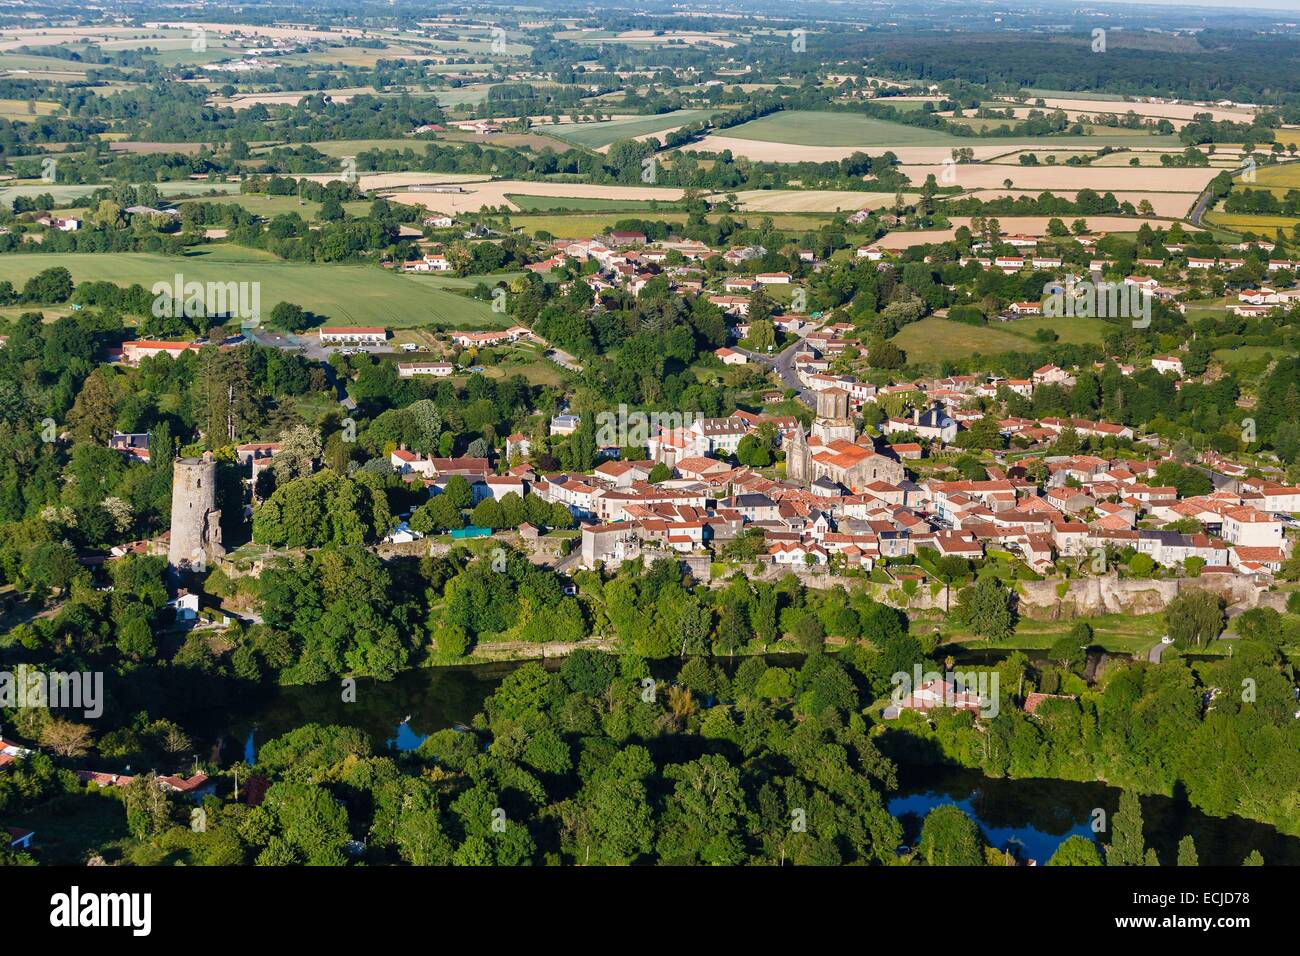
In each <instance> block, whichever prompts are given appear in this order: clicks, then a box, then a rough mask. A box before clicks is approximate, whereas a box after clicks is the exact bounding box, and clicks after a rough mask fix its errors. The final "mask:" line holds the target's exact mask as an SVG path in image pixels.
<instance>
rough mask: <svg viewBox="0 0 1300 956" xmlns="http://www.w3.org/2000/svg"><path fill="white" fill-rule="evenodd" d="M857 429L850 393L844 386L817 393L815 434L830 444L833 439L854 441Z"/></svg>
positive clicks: (813, 430) (814, 422)
mask: <svg viewBox="0 0 1300 956" xmlns="http://www.w3.org/2000/svg"><path fill="white" fill-rule="evenodd" d="M856 431H857V429H855V428H854V426H853V418H852V415H851V413H850V412H849V393H848V392H846V391H844V389H842V388H828V389H825V390H823V391H820V392H818V393H817V417H816V419H814V420H813V426H812V433H813V436H814V437H816V438H818V439H820V440H821V441H822V442H823V443H824V444H827V445H829V444H830V443H831V442H833V441H839V440H841V439H843V440H844V441H853V438H854V434H855V432H856Z"/></svg>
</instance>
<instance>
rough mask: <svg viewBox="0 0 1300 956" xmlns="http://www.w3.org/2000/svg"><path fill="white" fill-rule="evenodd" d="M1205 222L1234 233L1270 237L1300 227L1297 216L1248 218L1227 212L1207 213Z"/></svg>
mask: <svg viewBox="0 0 1300 956" xmlns="http://www.w3.org/2000/svg"><path fill="white" fill-rule="evenodd" d="M1205 221H1206V222H1207V223H1209V224H1210V225H1212V226H1218V227H1219V228H1220V229H1228V230H1231V231H1232V232H1255V233H1260V234H1264V235H1269V236H1272V235H1273V233H1275V232H1276V231H1277V230H1278V229H1282V230H1284V231H1286V232H1290V231H1291V230H1292V229H1293V228H1294V227H1295V226H1297V225H1300V217H1296V216H1246V215H1242V214H1239V213H1227V212H1211V213H1207V214H1206V216H1205Z"/></svg>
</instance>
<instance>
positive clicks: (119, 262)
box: [0, 244, 509, 329]
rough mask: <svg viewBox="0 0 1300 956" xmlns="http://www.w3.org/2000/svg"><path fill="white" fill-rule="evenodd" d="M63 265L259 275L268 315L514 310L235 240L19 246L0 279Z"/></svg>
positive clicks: (407, 315)
mask: <svg viewBox="0 0 1300 956" xmlns="http://www.w3.org/2000/svg"><path fill="white" fill-rule="evenodd" d="M53 266H63V267H64V268H66V269H68V271H70V272H71V273H72V278H73V281H74V282H83V281H86V280H88V279H90V280H107V281H110V282H116V283H118V284H120V285H130V284H132V283H136V282H138V283H140V284H141V285H143V286H144V287H145V288H146V289H148V288H151V287H152V286H153V285H154V283H157V282H171V281H172V277H173V276H174V275H175V274H176V273H180V274H181V275H183V276H184V278H185V281H187V282H188V281H198V282H260V283H261V305H262V312H263V316H264V317H265V316H267V315H269V314H270V310H271V309H272V308H274V307H275V304H276V303H277V302H282V301H283V302H295V303H297V304H298V305H301V306H302V307H303V308H305V309H308V310H310V311H312V312H316V313H318V314H320V315H323V316H325V317H326V324H327V325H383V326H386V327H388V328H390V329H393V328H409V327H412V326H421V325H429V324H432V323H441V324H445V325H448V326H456V327H460V328H505V327H506V325H508V324H509V322H508V317H507V316H504V315H499V314H497V313H494V312H493V311H492V308H491V305H490V304H489V303H486V302H480V301H478V300H475V299H470V298H467V297H465V296H462V295H457V294H456V293H454V292H450V291H448V290H447V289H446V288H441V287H439V286H438V285H437V284H435V283H434V282H430V281H429V279H428V277H424V276H413V275H396V274H393V273H391V272H388V271H386V270H383V269H380V268H379V267H378V266H371V265H352V264H341V263H303V262H283V261H281V260H278V259H275V258H272V257H270V256H269V254H267V253H263V252H259V251H257V250H249V249H240V248H238V247H235V246H227V245H221V244H217V245H212V246H204V247H200V248H199V249H198V250H197V251H195V252H193V253H191V254H190V255H186V256H179V257H171V256H162V255H153V254H149V253H120V254H115V255H98V254H95V253H60V254H41V253H15V254H13V255H7V256H0V279H8V280H9V281H10V282H12V283H13V284H14V285H15V286H16V287H19V288H21V287H22V284H23V283H24V282H26V281H27V279H29V278H30V277H31V276H33V275H35V274H36V273H37V272H40V271H41V270H43V269H49V268H51V267H53Z"/></svg>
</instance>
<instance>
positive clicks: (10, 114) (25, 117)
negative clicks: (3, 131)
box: [0, 99, 59, 123]
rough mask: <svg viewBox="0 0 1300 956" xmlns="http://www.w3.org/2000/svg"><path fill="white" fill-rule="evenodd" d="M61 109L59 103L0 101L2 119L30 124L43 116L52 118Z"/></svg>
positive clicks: (0, 117)
mask: <svg viewBox="0 0 1300 956" xmlns="http://www.w3.org/2000/svg"><path fill="white" fill-rule="evenodd" d="M58 108H59V104H58V103H51V102H49V101H48V100H7V99H0V119H4V120H11V121H17V122H20V123H29V122H31V121H32V120H34V119H39V118H40V117H42V116H52V115H54V111H55V110H57V109H58Z"/></svg>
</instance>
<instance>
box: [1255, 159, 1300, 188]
mask: <svg viewBox="0 0 1300 956" xmlns="http://www.w3.org/2000/svg"><path fill="white" fill-rule="evenodd" d="M1255 185H1256V186H1269V187H1271V188H1274V189H1300V163H1281V164H1279V165H1277V166H1261V167H1259V169H1257V170H1256V171H1255Z"/></svg>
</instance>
